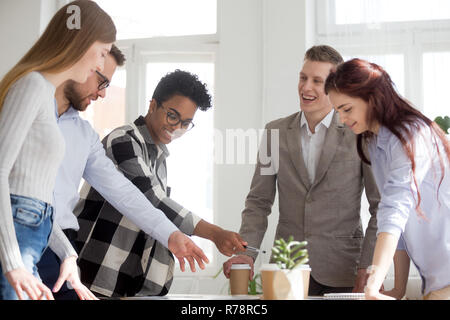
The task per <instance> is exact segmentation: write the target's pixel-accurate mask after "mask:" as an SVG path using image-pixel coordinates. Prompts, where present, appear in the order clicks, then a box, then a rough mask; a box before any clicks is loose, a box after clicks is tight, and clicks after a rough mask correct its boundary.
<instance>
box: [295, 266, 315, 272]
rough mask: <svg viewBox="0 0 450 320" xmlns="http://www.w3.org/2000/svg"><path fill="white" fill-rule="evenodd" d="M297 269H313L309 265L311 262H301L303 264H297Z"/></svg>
mask: <svg viewBox="0 0 450 320" xmlns="http://www.w3.org/2000/svg"><path fill="white" fill-rule="evenodd" d="M296 269H302V270H309V271H311V267H310V266H309V264H301V265H299V266H297V267H296Z"/></svg>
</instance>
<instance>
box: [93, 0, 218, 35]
mask: <svg viewBox="0 0 450 320" xmlns="http://www.w3.org/2000/svg"><path fill="white" fill-rule="evenodd" d="M96 2H97V3H98V4H99V5H100V6H101V7H102V8H103V9H104V10H105V11H106V12H108V14H109V15H111V17H112V19H113V20H114V23H115V24H116V28H117V39H119V40H123V39H138V38H152V37H166V36H181V35H194V34H214V33H216V25H217V22H216V20H217V15H216V7H217V3H216V1H214V0H189V1H185V0H127V1H126V3H125V2H124V1H111V0H97V1H96Z"/></svg>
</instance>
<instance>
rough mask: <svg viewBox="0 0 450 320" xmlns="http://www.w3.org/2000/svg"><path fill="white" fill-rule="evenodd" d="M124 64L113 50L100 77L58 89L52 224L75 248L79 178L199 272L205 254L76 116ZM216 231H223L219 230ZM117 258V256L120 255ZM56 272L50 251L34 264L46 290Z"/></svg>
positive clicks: (65, 291)
mask: <svg viewBox="0 0 450 320" xmlns="http://www.w3.org/2000/svg"><path fill="white" fill-rule="evenodd" d="M124 61H125V58H124V56H123V54H122V53H121V52H120V50H119V49H118V48H117V47H116V46H114V45H113V47H112V49H111V52H110V54H109V55H108V56H107V58H106V60H105V67H104V70H103V73H100V72H96V73H93V74H92V75H91V76H90V77H89V78H88V80H87V81H86V82H85V83H83V84H78V83H75V82H72V81H68V82H66V83H65V84H63V85H62V86H60V87H58V88H57V90H56V93H55V97H56V101H57V110H56V112H57V115H56V118H57V122H58V126H59V128H60V130H61V132H62V134H63V136H64V139H65V142H66V153H65V158H64V160H63V162H62V164H61V167H60V168H59V171H58V175H57V179H56V184H55V191H54V203H55V208H56V210H55V212H56V214H55V221H56V223H58V224H59V225H60V226H61V228H62V229H63V231H64V232H65V233H66V235H67V236H68V237H69V239H70V240H71V241H72V242H73V243H75V240H76V235H77V230H78V229H79V224H78V220H77V217H76V216H75V215H74V212H73V210H74V208H75V205H76V204H77V202H78V200H79V198H80V196H79V193H78V190H79V186H80V183H81V179H82V178H83V179H84V180H86V181H87V182H89V183H90V184H91V185H92V186H94V187H95V188H96V189H97V190H98V191H99V192H100V193H101V194H102V195H103V196H104V197H105V198H106V199H108V201H109V202H110V203H111V204H112V205H113V206H114V207H115V208H117V209H118V210H119V211H120V212H121V213H123V215H124V216H127V217H128V218H129V220H127V221H128V224H129V225H132V224H133V225H138V226H139V228H140V229H141V230H143V232H142V234H141V236H142V237H152V238H156V239H158V241H159V245H160V250H163V249H164V250H166V254H167V255H170V253H169V251H168V250H167V249H166V248H169V249H170V250H171V251H172V252H173V253H174V254H175V256H176V257H177V258H178V259H179V260H180V263H182V264H183V263H184V258H186V259H187V260H188V262H189V264H190V266H191V269H193V268H194V267H195V265H194V262H195V261H197V263H198V264H199V266H200V267H201V268H203V267H204V262H207V258H206V256H205V255H204V253H203V251H202V250H201V249H200V248H199V247H197V246H196V245H195V244H194V243H193V241H192V240H190V239H189V238H188V237H187V236H186V235H185V234H183V233H182V232H180V231H179V230H178V228H177V227H176V226H175V224H174V223H173V222H172V221H170V219H168V218H167V217H166V216H165V214H164V212H162V211H161V210H159V209H156V208H155V206H154V205H152V203H151V202H150V201H149V200H148V199H147V198H146V196H145V195H144V194H143V193H142V192H141V191H140V190H139V188H138V187H136V186H135V185H134V184H133V183H131V182H130V181H129V180H128V179H126V178H125V177H124V175H123V174H122V173H121V172H119V170H117V168H116V167H115V164H114V163H113V162H112V161H111V160H110V159H109V158H108V157H107V156H106V155H105V150H104V148H103V145H102V143H101V142H100V140H99V137H98V134H97V133H96V132H95V130H94V129H93V128H92V126H91V125H90V124H89V122H87V121H85V120H83V119H81V118H80V116H79V111H85V110H86V108H87V107H88V106H89V104H90V103H91V101H95V100H97V99H98V97H102V98H103V97H105V94H106V92H105V89H106V88H107V87H108V86H109V82H110V81H109V79H111V78H112V76H113V74H114V72H115V69H116V67H117V66H122V65H123V64H124ZM185 216H186V219H188V220H189V219H191V220H193V218H191V217H190V215H185ZM169 218H172V217H169ZM180 220H183V219H182V218H180ZM186 224H189V223H188V222H186ZM204 225H206V227H205V230H210V229H211V227H210V226H209V224H206V223H205V224H202V226H204ZM217 229H220V228H217ZM203 231H204V230H203ZM220 231H221V232H223V233H225V232H226V231H224V230H222V229H220ZM223 233H221V234H223ZM226 236H228V237H233V239H235V237H234V235H233V234H232V233H226ZM228 237H227V239H228ZM112 241H113V240H112ZM216 243H218V242H216ZM230 245H231V244H230ZM225 246H226V245H225ZM234 246H236V247H239V246H237V245H234ZM74 247H75V248H77V247H76V246H74ZM224 250H228V251H229V250H231V248H228V247H226V248H225V249H224ZM116 256H119V257H120V254H119V255H116ZM172 259H173V258H172ZM59 268H60V260H59V258H58V257H57V256H56V255H55V253H54V252H53V251H52V250H51V249H47V250H46V251H45V253H44V255H43V257H42V259H41V261H40V262H39V263H38V270H39V274H40V276H41V278H42V280H43V282H44V283H45V284H46V285H47V286H48V287H49V288H56V289H57V288H58V287H59V286H60V285H61V281H59V279H58V274H59ZM85 273H89V270H87V271H85V270H83V267H81V274H85ZM86 276H89V274H86ZM54 297H55V299H57V300H58V299H60V300H63V299H64V300H67V299H70V300H72V299H77V295H76V293H75V291H74V290H72V288H68V287H67V286H66V285H65V284H64V285H63V286H62V288H61V289H60V290H59V292H57V293H55V294H54Z"/></svg>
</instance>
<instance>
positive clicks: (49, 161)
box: [0, 0, 116, 300]
mask: <svg viewBox="0 0 450 320" xmlns="http://www.w3.org/2000/svg"><path fill="white" fill-rule="evenodd" d="M74 15H78V16H74ZM73 19H75V21H78V22H79V24H76V23H75V24H73V23H71V22H73V21H72V20H73ZM115 37H116V29H115V26H114V23H113V22H112V20H111V18H110V17H109V16H108V15H107V14H106V13H105V12H104V11H103V10H102V9H101V8H100V7H99V6H98V5H97V4H96V3H95V2H94V1H89V0H80V1H73V2H71V3H69V4H67V5H66V6H64V7H62V8H61V9H60V10H59V11H58V12H57V13H56V14H55V16H54V17H53V18H52V20H51V21H50V23H49V25H48V26H47V28H46V30H45V31H44V33H43V34H42V36H41V37H40V38H39V39H38V40H37V42H36V43H35V44H34V46H33V47H32V48H31V49H30V50H29V51H28V52H27V53H26V54H25V56H24V57H23V58H22V59H21V60H20V61H19V62H18V63H17V64H16V65H15V66H14V67H13V68H12V69H11V70H10V71H9V72H8V73H7V74H6V75H5V77H4V78H3V79H2V80H1V82H0V137H1V138H0V155H1V156H0V262H1V265H0V299H17V298H19V299H27V298H30V299H33V300H34V299H44V298H45V299H53V295H52V293H51V291H50V289H49V288H47V287H46V286H45V285H43V284H42V282H41V281H40V279H39V276H38V273H37V270H36V263H37V262H38V261H39V259H40V257H41V255H42V253H43V251H44V250H45V248H46V247H47V245H49V246H50V247H51V248H52V249H53V251H55V252H56V253H58V255H59V256H60V257H61V258H62V260H64V262H63V264H62V266H61V273H60V279H59V282H58V283H57V285H55V288H53V290H54V291H57V290H58V289H59V287H60V286H61V285H62V282H64V281H65V280H67V281H69V282H70V283H71V285H72V286H73V287H74V289H75V290H76V291H77V294H78V295H79V297H80V299H94V298H95V296H94V295H93V294H92V293H91V292H90V291H89V290H88V289H87V288H86V287H84V286H83V285H82V284H81V282H80V280H79V276H78V273H77V267H76V257H77V255H76V252H75V250H74V249H73V248H72V246H71V245H70V242H69V241H68V239H67V238H66V237H65V235H64V233H62V231H61V229H60V228H58V227H57V226H56V224H55V227H54V228H53V214H54V213H53V207H52V198H53V188H54V184H55V177H56V173H57V170H58V168H59V165H60V162H61V160H62V158H63V155H64V148H65V146H64V139H63V137H62V135H61V133H60V131H59V129H58V126H57V124H56V120H55V100H54V94H55V89H56V87H58V86H59V85H60V84H61V83H63V82H64V81H66V80H69V79H71V80H74V81H76V82H80V83H83V82H85V81H86V79H87V78H88V76H89V75H91V74H92V73H94V72H96V71H102V70H103V65H104V60H105V57H106V56H107V54H108V52H109V51H110V49H111V45H112V43H113V42H114V41H115Z"/></svg>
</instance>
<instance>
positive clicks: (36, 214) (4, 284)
mask: <svg viewBox="0 0 450 320" xmlns="http://www.w3.org/2000/svg"><path fill="white" fill-rule="evenodd" d="M11 209H12V215H13V219H14V229H15V232H16V237H17V242H18V243H19V248H20V253H21V255H22V261H23V263H24V265H25V268H26V269H27V270H28V271H29V272H30V273H32V274H33V275H34V276H35V277H36V278H38V279H40V278H39V274H38V272H37V268H36V264H37V263H38V261H39V260H40V259H41V256H42V254H43V252H44V250H45V248H47V244H48V239H49V237H50V233H51V231H52V226H53V207H52V206H51V205H50V204H48V203H45V202H43V201H41V200H37V199H33V198H29V197H24V196H17V195H13V194H11ZM50 289H51V288H50ZM25 296H27V294H26V293H25ZM17 299H18V297H17V294H16V292H15V290H14V288H13V287H11V285H10V284H9V282H8V280H7V279H6V277H5V275H4V274H3V270H2V268H1V266H0V300H17Z"/></svg>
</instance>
